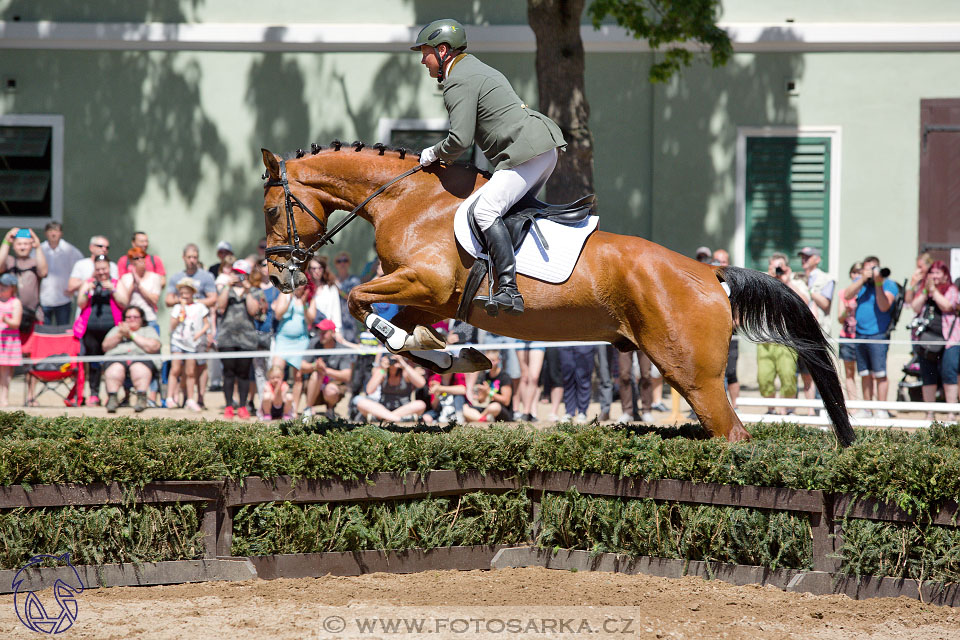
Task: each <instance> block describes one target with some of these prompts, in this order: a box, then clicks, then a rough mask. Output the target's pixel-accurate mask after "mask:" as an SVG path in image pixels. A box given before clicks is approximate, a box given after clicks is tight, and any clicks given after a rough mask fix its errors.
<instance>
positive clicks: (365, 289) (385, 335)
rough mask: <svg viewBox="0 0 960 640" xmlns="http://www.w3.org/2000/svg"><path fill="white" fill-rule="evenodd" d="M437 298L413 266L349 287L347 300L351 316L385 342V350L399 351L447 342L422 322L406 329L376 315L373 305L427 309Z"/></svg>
mask: <svg viewBox="0 0 960 640" xmlns="http://www.w3.org/2000/svg"><path fill="white" fill-rule="evenodd" d="M438 297H439V296H438V295H437V293H436V292H435V291H433V290H432V289H431V288H430V287H429V286H427V285H426V284H425V283H424V282H423V281H422V280H421V279H420V278H418V277H417V274H416V272H415V271H414V270H413V269H411V268H410V267H400V268H399V269H397V270H396V271H393V272H392V273H388V274H385V275H383V276H381V277H379V278H374V279H373V280H371V281H370V282H367V283H366V284H360V285H357V286H355V287H354V288H353V289H351V290H350V296H349V298H348V300H347V302H348V304H349V307H350V314H351V315H353V317H355V318H356V319H357V320H359V321H361V322H362V323H363V324H364V325H366V327H367V328H368V329H369V330H370V332H371V333H372V334H373V335H375V336H376V337H377V339H379V340H380V341H381V342H383V343H384V344H385V345H387V348H388V349H390V350H391V351H393V352H398V351H410V350H413V349H443V348H444V347H445V346H446V341H444V339H443V338H442V337H441V336H440V334H438V333H437V332H436V331H435V330H434V329H432V328H430V327H428V326H425V325H422V324H415V325H414V326H413V327H412V328H411V330H410V331H409V332H408V331H407V330H406V329H403V328H401V327H398V326H397V325H396V324H394V323H392V322H389V321H388V320H387V319H385V318H382V317H381V316H379V315H377V314H376V313H375V312H374V311H373V305H374V304H376V303H389V304H397V305H402V306H409V305H413V306H417V307H421V308H422V307H428V308H429V307H435V306H437V305H438ZM426 315H427V316H428V314H426ZM428 317H429V316H428ZM424 319H428V318H424ZM417 320H419V318H417ZM405 324H406V323H405ZM406 326H410V325H409V324H407V325H406Z"/></svg>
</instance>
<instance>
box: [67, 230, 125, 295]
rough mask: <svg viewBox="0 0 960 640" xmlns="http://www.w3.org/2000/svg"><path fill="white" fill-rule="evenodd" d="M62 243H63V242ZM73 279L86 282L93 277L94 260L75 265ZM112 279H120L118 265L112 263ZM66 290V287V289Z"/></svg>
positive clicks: (80, 261) (81, 261) (85, 260)
mask: <svg viewBox="0 0 960 640" xmlns="http://www.w3.org/2000/svg"><path fill="white" fill-rule="evenodd" d="M60 242H63V240H61V241H60ZM70 277H71V278H80V279H81V280H83V281H84V282H86V281H87V280H89V279H90V278H92V277H93V258H84V259H83V260H78V261H77V263H76V264H74V265H73V270H72V271H71V272H70ZM110 277H111V278H113V279H114V280H116V279H117V278H119V277H120V276H119V272H118V271H117V263H116V262H111V263H110ZM64 288H66V287H64Z"/></svg>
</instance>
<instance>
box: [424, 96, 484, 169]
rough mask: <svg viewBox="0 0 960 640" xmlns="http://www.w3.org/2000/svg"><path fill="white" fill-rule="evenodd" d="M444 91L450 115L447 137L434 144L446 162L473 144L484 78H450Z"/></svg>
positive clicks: (452, 159) (444, 100)
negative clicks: (457, 79) (454, 79)
mask: <svg viewBox="0 0 960 640" xmlns="http://www.w3.org/2000/svg"><path fill="white" fill-rule="evenodd" d="M447 82H448V86H447V87H445V88H444V91H443V102H444V104H445V105H446V107H447V113H448V114H449V116H450V131H449V132H448V133H447V137H446V138H444V139H443V140H441V141H440V142H439V143H437V144H436V145H435V146H434V150H435V151H436V152H437V156H439V157H440V159H441V160H443V161H444V162H453V161H454V160H456V159H457V158H459V157H460V156H461V155H462V154H463V152H464V151H466V150H467V149H469V148H470V147H472V146H473V136H474V134H475V133H476V129H477V104H478V102H479V99H480V87H481V86H482V84H483V78H477V79H473V78H465V79H464V80H461V81H459V82H455V81H453V80H448V81H447Z"/></svg>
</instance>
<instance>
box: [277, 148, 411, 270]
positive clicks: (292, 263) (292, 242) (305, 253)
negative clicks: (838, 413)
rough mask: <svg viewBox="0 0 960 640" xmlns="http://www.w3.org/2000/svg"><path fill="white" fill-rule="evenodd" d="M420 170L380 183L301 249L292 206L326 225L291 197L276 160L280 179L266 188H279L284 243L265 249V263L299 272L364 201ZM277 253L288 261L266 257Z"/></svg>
mask: <svg viewBox="0 0 960 640" xmlns="http://www.w3.org/2000/svg"><path fill="white" fill-rule="evenodd" d="M422 168H423V167H422V166H421V165H419V164H418V165H417V166H415V167H413V168H412V169H409V170H407V171H404V172H403V173H401V174H400V175H398V176H397V177H395V178H393V179H392V180H390V182H388V183H386V184H384V185H383V186H381V187H380V188H379V189H377V190H376V191H374V192H373V193H371V194H370V195H369V196H367V198H366V199H365V200H364V201H363V202H361V203H360V204H358V205H357V206H355V207H354V208H353V210H352V211H351V212H350V213H349V214H348V215H347V217H346V218H344V219H343V220H341V221H340V222H338V223H337V224H336V226H334V227H333V229H330V230H329V231H326V232H325V233H324V234H323V236H321V238H320V239H319V240H317V241H316V242H314V243H313V244H312V245H310V246H309V247H303V246H301V244H300V233H299V232H298V231H297V220H296V218H295V217H294V215H293V207H294V205H296V206H297V207H300V209H301V210H303V211H306V212H307V213H308V214H310V217H311V218H313V219H314V220H316V221H317V223H318V224H319V225H320V227H321V228H322V229H326V224H325V223H324V221H323V220H321V219H320V218H319V217H318V216H317V215H316V214H315V213H314V212H313V211H311V210H310V207H308V206H307V205H305V204H303V202H302V201H301V200H300V198H298V197H297V196H295V195H293V194H292V193H291V192H290V183H289V182H288V180H287V164H286V161H284V160H280V179H279V180H272V179H271V180H268V181H267V183H266V187H267V188H270V187H283V204H284V210H285V214H286V218H287V244H280V245H275V246H273V247H267V250H266V256H267V262H269V263H270V264H272V265H273V266H275V267H276V268H277V269H279V270H280V271H283V270H284V269H287V270H289V271H290V272H291V273H292V272H295V271H303V264H304V263H306V262H308V261H309V260H310V258H312V257H313V254H314V252H315V251H316V250H317V249H319V248H320V247H322V246H324V245H327V244H333V236H335V235H337V234H338V233H340V231H341V230H342V229H343V228H344V227H345V226H347V225H348V224H350V222H351V221H352V220H353V219H354V218H356V217H357V215H358V214H357V212H358V211H360V209H362V208H363V207H364V205H366V204H367V203H368V202H370V201H371V200H373V199H374V198H376V197H377V196H378V195H380V194H381V193H383V192H384V191H385V190H386V189H387V188H388V187H390V186H391V185H393V184H394V183H395V182H399V181H400V180H403V179H404V178H406V177H407V176H411V175H413V174H414V173H416V172H417V171H420V170H421V169H422ZM277 254H287V255H289V256H290V259H289V261H287V262H286V263H285V264H284V263H280V262H278V261H277V260H274V259H273V258H271V257H270V256H272V255H277Z"/></svg>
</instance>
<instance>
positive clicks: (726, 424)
mask: <svg viewBox="0 0 960 640" xmlns="http://www.w3.org/2000/svg"><path fill="white" fill-rule="evenodd" d="M729 314H730V311H729V307H725V306H724V305H722V304H716V305H713V304H704V305H702V306H701V307H700V309H699V311H698V313H696V314H693V313H691V314H689V315H685V316H684V318H683V320H682V321H676V320H675V319H670V318H666V317H665V316H664V315H663V314H662V313H656V314H651V316H652V317H651V316H648V317H647V318H646V320H647V322H646V323H645V325H644V329H645V330H644V331H642V332H638V335H639V336H640V338H641V341H642V344H641V345H640V346H641V348H642V349H643V350H644V352H645V353H646V354H647V355H648V356H649V357H650V359H651V360H652V361H653V363H654V364H655V365H657V368H658V369H660V371H661V372H662V373H663V376H664V378H665V379H666V380H667V381H668V382H669V383H670V386H672V387H673V388H674V389H675V390H677V391H679V392H680V394H681V395H682V396H683V397H684V398H686V400H687V402H689V403H690V406H691V407H693V410H694V412H695V413H696V414H697V417H698V418H699V419H700V423H701V424H702V425H703V426H704V427H705V428H706V429H707V430H708V431H710V433H712V434H713V435H715V436H723V437H725V438H727V440H730V441H731V442H736V441H738V440H748V439H749V438H750V434H749V433H747V431H746V429H744V428H743V423H741V422H740V418H738V417H737V414H736V412H735V411H734V410H733V407H732V406H731V405H730V401H729V400H728V399H727V393H726V389H725V388H724V386H723V380H724V372H725V369H726V366H727V355H728V353H729V345H730V332H731V329H732V327H733V322H732V318H731V317H730V315H729Z"/></svg>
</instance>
